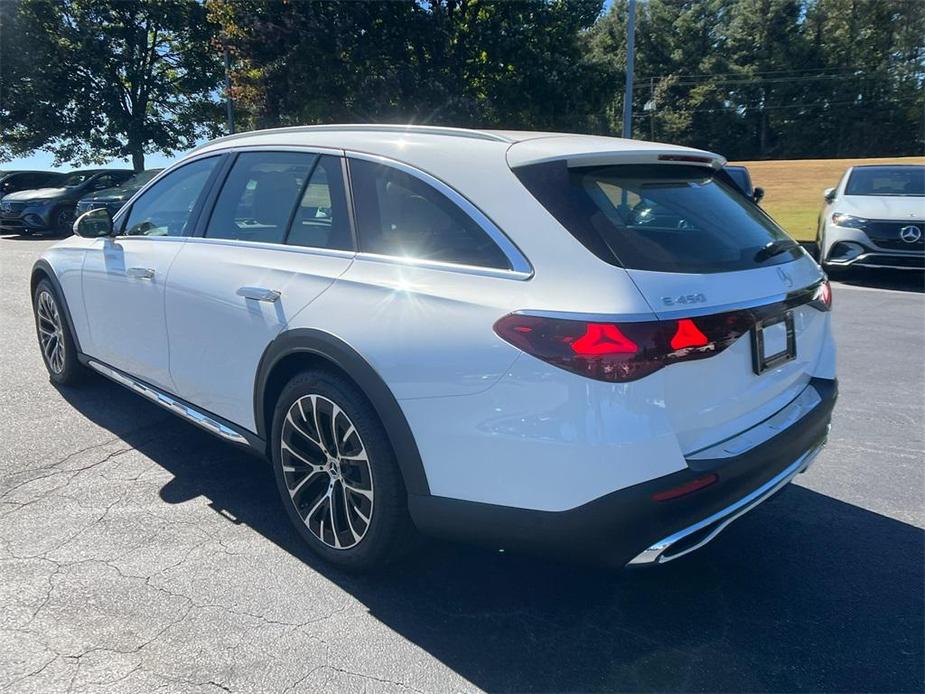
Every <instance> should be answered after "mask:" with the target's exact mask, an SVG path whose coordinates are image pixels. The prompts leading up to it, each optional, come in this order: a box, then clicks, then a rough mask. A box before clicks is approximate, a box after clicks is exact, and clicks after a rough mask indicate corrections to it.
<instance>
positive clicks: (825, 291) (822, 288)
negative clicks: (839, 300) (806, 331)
mask: <svg viewBox="0 0 925 694" xmlns="http://www.w3.org/2000/svg"><path fill="white" fill-rule="evenodd" d="M810 305H811V306H812V307H813V308H816V309H819V310H820V311H831V310H832V285H831V284H830V283H829V281H828V280H825V281H824V282H823V283H822V284H820V285H819V286H818V287H817V288H816V293H815V294H813V300H812V301H810Z"/></svg>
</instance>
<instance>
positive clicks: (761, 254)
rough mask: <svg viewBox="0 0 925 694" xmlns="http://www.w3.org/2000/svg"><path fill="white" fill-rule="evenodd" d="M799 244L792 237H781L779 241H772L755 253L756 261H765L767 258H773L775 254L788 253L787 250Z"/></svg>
mask: <svg viewBox="0 0 925 694" xmlns="http://www.w3.org/2000/svg"><path fill="white" fill-rule="evenodd" d="M799 245H800V244H798V243H797V242H796V241H794V240H792V239H779V240H777V241H771V242H770V243H769V244H768V245H767V246H765V247H764V248H762V249H761V250H760V251H758V252H757V253H755V262H756V263H763V262H764V261H765V260H768V259H769V258H773V257H774V256H775V255H780V254H781V253H786V252H787V251H789V250H792V249H794V248H796V247H797V246H799Z"/></svg>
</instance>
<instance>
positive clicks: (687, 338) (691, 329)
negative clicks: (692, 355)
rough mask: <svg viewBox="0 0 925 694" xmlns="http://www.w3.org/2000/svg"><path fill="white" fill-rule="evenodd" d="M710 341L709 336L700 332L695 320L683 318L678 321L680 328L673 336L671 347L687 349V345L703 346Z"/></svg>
mask: <svg viewBox="0 0 925 694" xmlns="http://www.w3.org/2000/svg"><path fill="white" fill-rule="evenodd" d="M708 342H710V341H709V340H708V339H707V336H706V335H704V334H703V333H702V332H700V328H698V327H697V326H696V325H695V324H694V321H692V320H691V319H690V318H682V319H681V320H679V321H678V328H677V330H675V333H674V337H672V338H671V349H675V350H677V349H685V348H687V347H703V346H705V345H706V344H707V343H708Z"/></svg>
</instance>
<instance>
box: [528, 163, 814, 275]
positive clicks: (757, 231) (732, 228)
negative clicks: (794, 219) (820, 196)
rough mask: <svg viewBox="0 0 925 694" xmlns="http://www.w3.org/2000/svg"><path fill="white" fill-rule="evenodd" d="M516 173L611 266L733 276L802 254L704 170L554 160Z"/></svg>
mask: <svg viewBox="0 0 925 694" xmlns="http://www.w3.org/2000/svg"><path fill="white" fill-rule="evenodd" d="M514 172H515V174H517V176H518V178H519V179H520V181H521V182H522V183H523V184H524V185H525V186H526V187H527V189H528V190H529V191H530V192H531V193H532V194H533V196H534V197H536V198H537V200H539V202H540V203H542V204H543V206H544V207H545V208H546V209H547V210H548V211H549V212H550V213H551V214H552V215H553V216H554V217H555V218H556V219H557V220H558V221H559V222H560V223H561V224H562V225H563V226H564V227H565V228H566V229H567V230H568V231H569V232H570V233H571V234H572V235H573V236H575V238H576V239H578V240H579V241H580V242H581V243H582V244H584V246H585V247H586V248H588V249H589V250H590V251H592V252H593V253H594V254H595V255H597V256H598V257H600V258H602V259H603V260H606V261H607V262H609V263H612V264H614V265H621V266H623V267H626V268H631V269H636V270H654V271H660V272H689V273H711V272H729V271H735V270H747V269H750V268H754V267H759V266H766V265H774V264H777V263H783V262H789V261H791V260H793V259H794V258H796V257H799V255H800V253H801V251H800V250H799V246H798V244H796V243H795V242H792V241H791V240H790V238H789V237H788V236H787V234H786V233H784V231H783V230H782V229H780V227H778V226H777V225H776V224H775V223H774V222H773V221H772V220H771V219H770V218H769V217H768V216H767V215H765V214H764V213H763V212H762V211H761V209H760V208H759V207H758V206H757V205H755V204H754V203H752V202H751V201H750V200H748V199H747V198H745V197H744V196H743V195H742V194H741V193H739V192H738V191H736V190H735V189H734V188H733V187H732V185H731V184H729V183H727V182H725V181H724V180H722V179H721V177H720V176H719V175H717V172H715V171H713V170H712V169H709V168H707V167H702V166H686V165H673V164H652V165H626V166H623V165H620V166H602V167H593V168H572V169H570V168H568V167H567V166H566V163H565V162H564V161H556V162H549V163H544V164H534V165H530V166H524V167H518V168H516V169H515V170H514ZM768 247H772V248H774V247H780V248H781V249H782V252H777V253H769V252H768V251H767V249H768Z"/></svg>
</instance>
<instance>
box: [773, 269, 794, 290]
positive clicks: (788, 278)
mask: <svg viewBox="0 0 925 694" xmlns="http://www.w3.org/2000/svg"><path fill="white" fill-rule="evenodd" d="M777 276H778V277H780V281H781V282H783V283H784V284H785V285H786V286H788V287H792V286H793V278H792V277H791V276H790V275H788V274H787V272H786V271H785V270H783V269H782V268H777Z"/></svg>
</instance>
